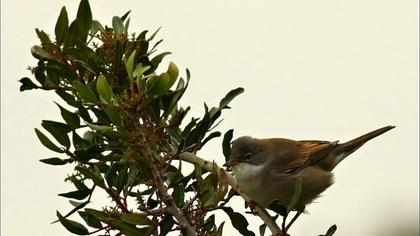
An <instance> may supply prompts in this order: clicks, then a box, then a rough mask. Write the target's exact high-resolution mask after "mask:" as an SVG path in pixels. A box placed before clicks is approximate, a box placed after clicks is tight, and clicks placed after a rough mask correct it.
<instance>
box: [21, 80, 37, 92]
mask: <svg viewBox="0 0 420 236" xmlns="http://www.w3.org/2000/svg"><path fill="white" fill-rule="evenodd" d="M19 82H20V83H21V85H20V88H19V90H20V91H21V92H23V91H25V90H31V89H37V88H39V86H38V85H36V84H35V83H34V82H32V80H30V79H29V78H27V77H25V78H22V79H20V80H19Z"/></svg>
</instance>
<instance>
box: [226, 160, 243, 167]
mask: <svg viewBox="0 0 420 236" xmlns="http://www.w3.org/2000/svg"><path fill="white" fill-rule="evenodd" d="M238 163H239V161H238V160H230V161H228V162H226V163H225V164H224V165H223V166H226V167H232V166H234V165H237V164H238Z"/></svg>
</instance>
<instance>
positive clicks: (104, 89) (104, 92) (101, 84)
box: [96, 75, 114, 104]
mask: <svg viewBox="0 0 420 236" xmlns="http://www.w3.org/2000/svg"><path fill="white" fill-rule="evenodd" d="M96 90H97V91H98V93H99V98H100V99H101V100H102V101H103V102H106V103H108V104H109V103H111V99H112V97H113V96H114V94H113V93H112V88H111V86H110V85H109V83H108V81H107V79H106V78H105V76H103V75H99V77H98V80H97V81H96Z"/></svg>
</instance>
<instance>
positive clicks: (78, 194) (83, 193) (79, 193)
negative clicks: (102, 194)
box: [58, 189, 92, 200]
mask: <svg viewBox="0 0 420 236" xmlns="http://www.w3.org/2000/svg"><path fill="white" fill-rule="evenodd" d="M91 193H92V190H90V189H82V190H76V191H71V192H67V193H60V194H58V196H61V197H66V198H74V199H77V200H83V199H85V198H87V197H88V196H89V195H90V194H91Z"/></svg>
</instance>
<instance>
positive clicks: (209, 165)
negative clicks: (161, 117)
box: [179, 152, 282, 235]
mask: <svg viewBox="0 0 420 236" xmlns="http://www.w3.org/2000/svg"><path fill="white" fill-rule="evenodd" d="M179 159H181V160H183V161H186V162H189V163H192V164H198V165H199V166H200V167H201V168H203V169H204V170H206V171H209V172H211V171H212V170H213V165H215V164H213V162H210V161H206V160H204V159H202V158H200V157H198V156H196V155H194V154H192V153H190V152H184V153H181V154H180V155H179ZM216 167H217V170H218V175H219V177H221V178H225V179H226V181H227V183H228V184H229V185H230V186H231V187H232V188H233V189H234V190H235V191H236V192H238V193H239V194H240V195H241V196H242V197H243V198H244V199H245V201H246V202H250V201H251V198H250V197H248V196H247V195H246V194H245V193H243V192H242V191H241V190H240V188H239V186H238V184H237V183H236V180H235V178H234V177H233V176H232V175H231V174H229V173H227V172H226V171H225V170H224V169H223V168H220V167H219V166H217V165H216ZM254 210H255V212H256V213H257V215H258V216H259V217H260V218H261V220H262V221H264V223H265V224H266V225H267V226H268V228H269V229H270V230H271V233H272V234H273V235H282V231H281V229H280V227H279V226H278V225H277V224H276V222H275V221H274V220H273V219H272V217H271V216H270V214H268V212H267V211H266V210H265V209H264V208H263V207H261V206H259V205H258V204H256V205H255V207H254Z"/></svg>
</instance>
